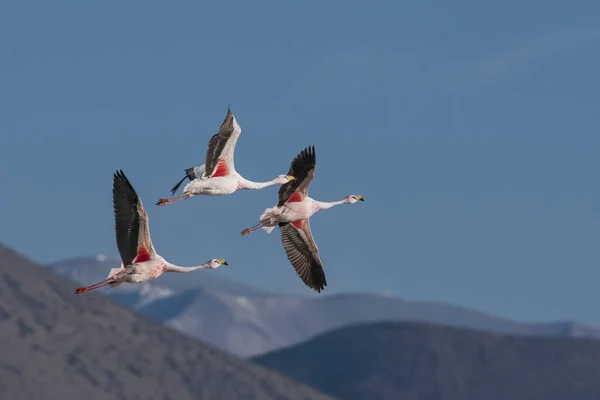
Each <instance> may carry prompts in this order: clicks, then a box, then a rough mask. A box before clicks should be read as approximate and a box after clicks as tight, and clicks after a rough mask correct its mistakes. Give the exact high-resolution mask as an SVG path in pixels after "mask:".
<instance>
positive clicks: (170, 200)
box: [156, 193, 192, 206]
mask: <svg viewBox="0 0 600 400" xmlns="http://www.w3.org/2000/svg"><path fill="white" fill-rule="evenodd" d="M190 197H192V195H191V194H189V193H184V194H182V195H179V196H175V197H169V198H165V199H158V201H157V202H156V205H157V206H166V205H167V204H169V203H174V202H176V201H179V200H185V199H188V198H190Z"/></svg>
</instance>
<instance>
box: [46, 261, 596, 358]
mask: <svg viewBox="0 0 600 400" xmlns="http://www.w3.org/2000/svg"><path fill="white" fill-rule="evenodd" d="M118 265H120V264H119V261H118V260H116V259H111V258H108V257H105V256H97V257H88V258H79V259H73V260H67V261H63V262H59V263H55V264H52V265H49V268H51V269H53V270H54V271H56V272H58V273H60V274H62V275H66V276H69V277H71V278H73V279H75V280H78V281H80V282H82V283H85V284H86V285H87V284H90V283H94V282H97V281H100V280H102V279H104V278H105V277H106V274H107V272H108V271H109V270H110V268H113V267H115V266H118ZM103 293H105V294H107V295H109V296H111V297H112V298H113V299H114V300H116V301H117V302H119V303H120V304H123V305H125V306H126V307H129V308H132V309H135V310H137V311H138V312H139V313H141V314H144V315H147V316H150V317H152V318H153V319H156V320H157V321H161V322H164V323H166V324H167V325H170V326H172V327H174V328H177V329H179V330H181V331H183V332H186V333H188V334H190V335H192V336H195V337H197V338H200V339H202V340H204V341H206V342H207V343H210V344H212V345H214V346H217V347H219V348H221V349H224V350H227V351H229V352H231V353H233V354H236V355H239V356H254V355H258V354H261V353H264V352H267V351H271V350H274V349H277V348H282V347H286V346H290V345H293V344H295V343H299V342H302V341H304V340H307V339H309V338H311V337H313V336H314V335H318V334H320V333H323V332H326V331H329V330H332V329H336V328H339V327H342V326H344V325H348V324H353V323H358V322H376V321H422V322H431V323H438V324H446V325H455V326H463V327H468V328H474V329H482V330H488V331H494V332H504V333H519V334H531V335H543V336H559V337H594V338H600V330H599V329H596V328H592V327H588V326H585V325H581V324H577V323H573V322H570V321H563V322H555V323H548V324H528V323H521V322H516V321H512V320H509V319H505V318H500V317H496V316H492V315H488V314H485V313H482V312H479V311H476V310H471V309H468V308H463V307H458V306H453V305H448V304H442V303H435V302H416V301H406V300H403V299H400V298H397V297H390V296H384V295H376V294H360V293H346V294H337V295H320V296H312V297H301V296H287V295H281V294H277V293H269V292H266V291H262V290H260V289H257V288H253V287H250V286H247V285H244V284H241V283H237V282H234V281H231V280H228V279H225V278H222V277H221V276H220V274H219V271H218V270H216V271H201V272H199V273H194V274H189V275H186V277H185V279H182V277H181V275H178V274H171V275H169V274H165V275H163V276H161V277H160V278H159V279H157V280H154V281H150V282H149V283H144V284H141V285H122V286H120V287H118V288H117V289H112V290H111V289H106V290H104V291H103Z"/></svg>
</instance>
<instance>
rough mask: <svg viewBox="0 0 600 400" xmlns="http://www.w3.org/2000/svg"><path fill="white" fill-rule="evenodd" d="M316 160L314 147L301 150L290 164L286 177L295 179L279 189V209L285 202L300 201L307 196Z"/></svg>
mask: <svg viewBox="0 0 600 400" xmlns="http://www.w3.org/2000/svg"><path fill="white" fill-rule="evenodd" d="M316 164H317V158H316V155H315V146H314V145H313V146H310V147H307V148H305V149H303V150H302V151H301V152H300V154H298V155H297V156H296V157H295V158H294V159H293V160H292V163H291V164H290V169H289V171H288V175H291V176H293V177H295V178H296V179H294V180H293V181H290V182H288V183H284V184H283V185H281V187H280V188H279V202H278V203H277V206H279V207H281V206H282V205H284V204H285V203H286V202H295V201H302V200H304V198H305V197H306V196H307V195H308V186H309V185H310V183H311V182H312V180H313V179H314V177H315V168H316Z"/></svg>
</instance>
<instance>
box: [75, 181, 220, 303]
mask: <svg viewBox="0 0 600 400" xmlns="http://www.w3.org/2000/svg"><path fill="white" fill-rule="evenodd" d="M113 207H114V210H115V231H116V237H117V248H118V249H119V253H120V254H121V260H122V262H123V263H122V264H121V267H120V268H112V269H111V270H110V273H109V274H108V278H107V279H105V280H103V281H101V282H98V283H96V284H94V285H91V286H88V287H82V288H79V289H77V290H75V294H81V293H86V292H89V291H90V290H94V289H98V288H101V287H103V286H106V285H108V286H110V287H116V286H119V285H120V284H121V283H141V282H145V281H147V280H150V279H156V278H158V277H159V276H161V275H162V274H163V273H165V272H190V271H194V270H197V269H205V268H208V269H215V268H219V267H220V266H221V265H228V264H227V261H225V260H222V259H216V258H214V259H212V260H210V261H208V262H207V263H206V264H202V265H198V266H195V267H180V266H177V265H175V264H171V263H170V262H168V261H166V260H165V259H164V258H162V257H161V256H159V255H158V254H156V250H154V246H153V245H152V239H150V227H149V224H148V214H146V210H144V205H143V204H142V200H141V199H140V198H139V197H138V195H137V193H136V192H135V189H134V188H133V186H132V185H131V183H129V180H128V179H127V177H126V176H125V174H124V173H123V171H117V172H116V173H115V174H114V176H113Z"/></svg>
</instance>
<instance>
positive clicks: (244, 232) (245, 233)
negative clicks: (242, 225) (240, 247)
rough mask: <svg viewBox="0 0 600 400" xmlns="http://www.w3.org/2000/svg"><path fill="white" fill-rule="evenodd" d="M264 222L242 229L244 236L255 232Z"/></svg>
mask: <svg viewBox="0 0 600 400" xmlns="http://www.w3.org/2000/svg"><path fill="white" fill-rule="evenodd" d="M261 227H262V224H261V223H260V222H259V223H258V224H256V225H254V226H251V227H250V228H246V229H244V230H243V231H242V236H244V235H247V234H249V233H250V232H254V231H255V230H257V229H260V228H261Z"/></svg>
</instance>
